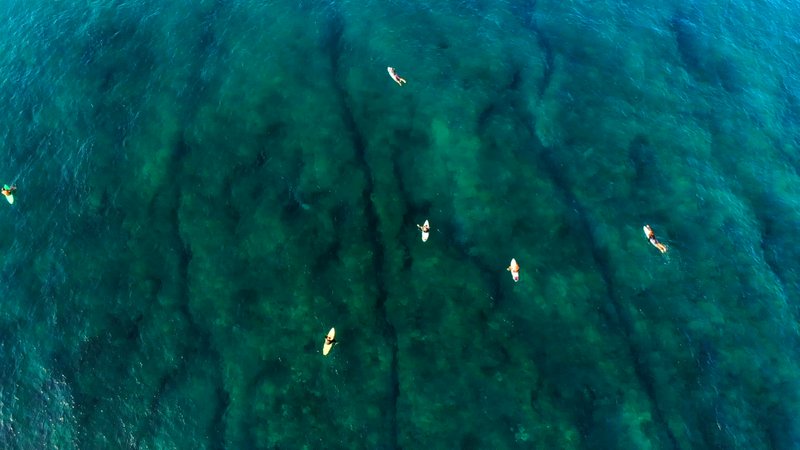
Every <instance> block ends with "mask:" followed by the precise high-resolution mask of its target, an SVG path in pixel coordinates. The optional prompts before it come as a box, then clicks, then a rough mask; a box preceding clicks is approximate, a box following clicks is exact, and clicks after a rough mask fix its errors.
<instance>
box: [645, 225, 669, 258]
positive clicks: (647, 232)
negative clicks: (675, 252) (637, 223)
mask: <svg viewBox="0 0 800 450" xmlns="http://www.w3.org/2000/svg"><path fill="white" fill-rule="evenodd" d="M643 229H644V235H645V236H647V240H648V241H650V243H651V244H653V247H655V248H657V249H658V250H659V251H660V252H661V253H667V246H666V245H664V244H662V243H661V242H658V239H656V233H655V232H654V231H653V229H652V228H650V225H645V226H644V227H643Z"/></svg>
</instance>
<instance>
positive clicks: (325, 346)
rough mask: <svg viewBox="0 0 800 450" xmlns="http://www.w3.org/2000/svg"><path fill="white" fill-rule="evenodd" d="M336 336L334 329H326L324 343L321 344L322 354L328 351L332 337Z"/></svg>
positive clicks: (331, 343)
mask: <svg viewBox="0 0 800 450" xmlns="http://www.w3.org/2000/svg"><path fill="white" fill-rule="evenodd" d="M334 337H336V330H335V329H333V328H331V331H328V336H327V337H326V338H325V343H324V344H322V355H323V356H327V355H328V352H330V351H331V348H332V347H333V338H334Z"/></svg>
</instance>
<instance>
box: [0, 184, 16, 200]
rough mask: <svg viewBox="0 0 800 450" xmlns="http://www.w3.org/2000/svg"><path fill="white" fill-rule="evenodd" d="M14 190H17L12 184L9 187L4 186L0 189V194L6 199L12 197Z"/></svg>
mask: <svg viewBox="0 0 800 450" xmlns="http://www.w3.org/2000/svg"><path fill="white" fill-rule="evenodd" d="M16 190H17V185H16V184H12V185H11V186H9V185H7V184H4V185H3V189H0V192H2V193H3V195H5V196H6V197H8V196H9V195H13V194H14V192H15V191H16Z"/></svg>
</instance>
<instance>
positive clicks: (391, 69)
mask: <svg viewBox="0 0 800 450" xmlns="http://www.w3.org/2000/svg"><path fill="white" fill-rule="evenodd" d="M386 70H388V71H389V76H390V77H392V79H393V80H394V82H395V83H397V84H398V85H399V86H402V85H403V83H405V82H406V80H405V79H403V78H401V77H400V75H398V74H397V72H395V70H394V67H387V68H386Z"/></svg>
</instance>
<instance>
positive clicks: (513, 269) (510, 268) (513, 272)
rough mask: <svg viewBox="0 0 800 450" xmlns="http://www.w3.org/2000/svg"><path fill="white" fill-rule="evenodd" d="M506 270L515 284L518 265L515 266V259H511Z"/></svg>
mask: <svg viewBox="0 0 800 450" xmlns="http://www.w3.org/2000/svg"><path fill="white" fill-rule="evenodd" d="M506 270H507V271H509V272H511V278H513V279H514V281H515V282H517V281H519V264H517V260H516V259H514V258H511V265H510V266H508V267H507V268H506Z"/></svg>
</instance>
